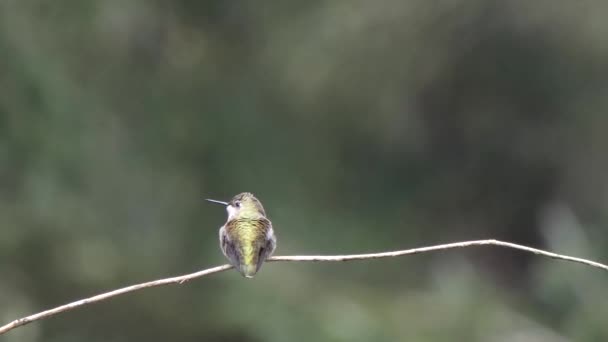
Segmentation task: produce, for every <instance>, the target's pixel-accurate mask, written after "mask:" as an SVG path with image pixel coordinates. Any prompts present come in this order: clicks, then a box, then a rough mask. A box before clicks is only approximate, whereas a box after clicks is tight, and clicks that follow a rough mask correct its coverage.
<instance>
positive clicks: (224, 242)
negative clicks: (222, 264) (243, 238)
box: [220, 227, 241, 268]
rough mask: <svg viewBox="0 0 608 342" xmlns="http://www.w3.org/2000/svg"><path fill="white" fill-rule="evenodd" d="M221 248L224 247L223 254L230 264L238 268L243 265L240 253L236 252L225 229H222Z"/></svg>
mask: <svg viewBox="0 0 608 342" xmlns="http://www.w3.org/2000/svg"><path fill="white" fill-rule="evenodd" d="M220 246H221V247H222V252H223V253H224V255H225V256H226V257H227V258H228V260H229V261H230V264H231V265H232V266H234V267H237V268H238V267H239V265H240V264H241V260H240V258H239V253H237V251H236V246H235V245H234V242H232V240H231V239H230V236H229V235H228V234H227V233H226V229H225V227H222V228H220Z"/></svg>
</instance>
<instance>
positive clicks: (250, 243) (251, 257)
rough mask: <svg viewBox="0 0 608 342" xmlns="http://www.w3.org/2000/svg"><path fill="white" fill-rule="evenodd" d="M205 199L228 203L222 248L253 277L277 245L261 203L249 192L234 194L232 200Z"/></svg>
mask: <svg viewBox="0 0 608 342" xmlns="http://www.w3.org/2000/svg"><path fill="white" fill-rule="evenodd" d="M206 200H207V201H209V202H212V203H217V204H221V205H224V206H226V211H227V212H228V220H227V221H226V223H225V224H224V225H223V226H222V227H221V228H220V248H221V249H222V252H223V253H224V255H225V256H226V257H227V258H228V260H229V261H230V264H231V265H232V266H234V268H236V269H237V270H238V271H239V272H240V273H241V275H242V276H244V277H246V278H253V276H254V275H255V274H256V273H257V272H258V271H259V270H260V267H262V263H264V261H265V260H266V258H268V257H270V256H271V255H272V253H273V252H274V249H275V248H276V245H277V239H276V237H275V235H274V230H273V229H272V223H271V222H270V220H269V219H268V218H266V212H265V211H264V207H263V206H262V203H261V202H260V201H259V200H258V199H257V198H256V197H255V196H254V195H253V194H252V193H249V192H243V193H240V194H238V195H236V196H234V197H233V198H232V199H231V200H230V202H223V201H218V200H214V199H206Z"/></svg>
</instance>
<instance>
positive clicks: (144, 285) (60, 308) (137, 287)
mask: <svg viewBox="0 0 608 342" xmlns="http://www.w3.org/2000/svg"><path fill="white" fill-rule="evenodd" d="M486 245H493V246H500V247H506V248H511V249H518V250H521V251H525V252H529V253H533V254H536V255H541V256H545V257H549V258H552V259H558V260H565V261H571V262H575V263H579V264H584V265H587V266H591V267H595V268H599V269H602V270H604V271H608V265H605V264H601V263H599V262H595V261H591V260H587V259H582V258H575V257H571V256H567V255H563V254H557V253H552V252H547V251H544V250H541V249H537V248H532V247H526V246H522V245H518V244H514V243H511V242H504V241H498V240H493V239H490V240H475V241H464V242H455V243H448V244H443V245H435V246H429V247H420V248H412V249H406V250H402V251H394V252H383V253H371V254H351V255H303V256H275V257H271V258H269V259H268V260H267V261H319V262H322V261H351V260H365V259H380V258H390V257H398V256H403V255H409V254H419V253H426V252H433V251H441V250H446V249H453V248H465V247H472V246H486ZM231 268H232V266H231V265H222V266H216V267H212V268H209V269H206V270H202V271H199V272H195V273H190V274H186V275H182V276H178V277H172V278H165V279H159V280H154V281H150V282H146V283H141V284H136V285H131V286H127V287H123V288H121V289H117V290H114V291H110V292H106V293H102V294H99V295H96V296H93V297H89V298H85V299H81V300H77V301H75V302H72V303H68V304H65V305H62V306H58V307H56V308H53V309H49V310H46V311H42V312H39V313H37V314H33V315H30V316H27V317H23V318H19V319H16V320H14V321H12V322H11V323H8V324H6V325H4V326H1V327H0V335H2V334H4V333H6V332H8V331H10V330H13V329H15V328H17V327H20V326H23V325H26V324H28V323H31V322H34V321H38V320H41V319H45V318H48V317H51V316H54V315H57V314H60V313H62V312H66V311H70V310H74V309H76V308H79V307H81V306H84V305H88V304H93V303H97V302H101V301H102V300H106V299H109V298H112V297H115V296H118V295H122V294H125V293H129V292H133V291H138V290H142V289H145V288H149V287H156V286H162V285H169V284H183V283H185V282H187V281H189V280H192V279H195V278H200V277H204V276H208V275H211V274H214V273H220V272H224V271H226V270H229V269H231Z"/></svg>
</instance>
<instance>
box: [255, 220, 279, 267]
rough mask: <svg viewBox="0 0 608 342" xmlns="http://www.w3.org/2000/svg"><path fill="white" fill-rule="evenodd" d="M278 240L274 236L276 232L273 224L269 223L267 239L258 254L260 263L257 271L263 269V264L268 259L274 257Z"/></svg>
mask: <svg viewBox="0 0 608 342" xmlns="http://www.w3.org/2000/svg"><path fill="white" fill-rule="evenodd" d="M276 245H277V240H276V237H275V235H274V231H273V229H272V224H271V223H270V221H268V229H267V230H266V239H265V240H264V243H263V244H262V246H260V251H259V254H258V262H257V269H258V270H259V269H260V267H262V263H263V262H264V261H266V259H267V258H268V257H270V256H271V255H272V253H273V252H274V249H275V248H276Z"/></svg>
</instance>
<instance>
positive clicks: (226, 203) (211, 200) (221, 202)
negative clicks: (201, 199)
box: [205, 198, 228, 206]
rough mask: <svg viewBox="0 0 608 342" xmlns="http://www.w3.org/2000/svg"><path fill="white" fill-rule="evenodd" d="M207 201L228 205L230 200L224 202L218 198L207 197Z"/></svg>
mask: <svg viewBox="0 0 608 342" xmlns="http://www.w3.org/2000/svg"><path fill="white" fill-rule="evenodd" d="M205 201H208V202H211V203H216V204H221V205H226V206H227V205H228V202H224V201H218V200H214V199H209V198H205Z"/></svg>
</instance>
